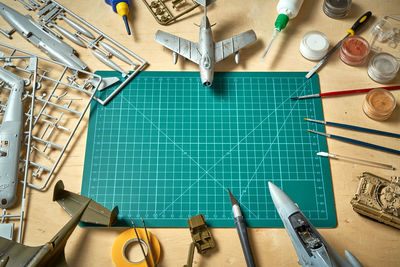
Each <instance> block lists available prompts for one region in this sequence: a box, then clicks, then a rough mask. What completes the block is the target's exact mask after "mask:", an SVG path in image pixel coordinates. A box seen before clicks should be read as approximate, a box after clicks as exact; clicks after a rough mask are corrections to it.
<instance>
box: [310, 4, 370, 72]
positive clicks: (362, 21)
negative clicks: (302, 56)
mask: <svg viewBox="0 0 400 267" xmlns="http://www.w3.org/2000/svg"><path fill="white" fill-rule="evenodd" d="M371 15H372V13H371V11H368V12H367V13H365V14H364V15H362V16H361V17H360V18H359V19H358V20H357V21H356V22H355V23H354V25H353V26H352V27H351V28H350V29H348V30H347V34H346V36H345V37H344V38H343V39H342V40H340V41H339V42H338V43H337V44H336V45H335V46H334V47H333V48H332V49H331V50H329V51H328V53H327V54H326V55H325V56H324V57H323V58H322V59H321V60H320V61H319V62H318V63H317V65H315V67H314V68H313V69H312V70H310V72H309V73H307V75H306V78H307V79H309V78H310V77H311V76H313V74H314V73H315V72H316V71H317V70H318V69H319V68H320V67H321V66H322V65H323V64H324V63H325V62H326V61H327V60H328V58H329V56H330V55H332V54H333V53H334V52H335V51H336V49H338V48H339V47H340V46H341V45H342V43H343V41H344V39H346V38H347V37H349V36H353V35H354V33H355V32H356V31H357V30H358V29H360V28H361V26H363V25H364V24H365V23H366V22H367V21H368V19H369V18H370V17H371Z"/></svg>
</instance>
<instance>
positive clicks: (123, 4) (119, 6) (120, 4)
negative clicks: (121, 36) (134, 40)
mask: <svg viewBox="0 0 400 267" xmlns="http://www.w3.org/2000/svg"><path fill="white" fill-rule="evenodd" d="M105 1H106V3H107V4H108V5H110V6H111V7H112V9H113V11H114V12H115V13H117V14H118V15H120V16H121V17H122V19H123V20H124V23H125V28H126V32H127V33H128V35H131V29H130V28H129V23H128V14H129V0H105Z"/></svg>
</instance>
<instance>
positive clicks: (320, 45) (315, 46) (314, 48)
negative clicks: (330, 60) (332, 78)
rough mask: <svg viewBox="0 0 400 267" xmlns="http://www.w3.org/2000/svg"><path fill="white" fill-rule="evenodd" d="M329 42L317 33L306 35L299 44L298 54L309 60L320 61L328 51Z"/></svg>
mask: <svg viewBox="0 0 400 267" xmlns="http://www.w3.org/2000/svg"><path fill="white" fill-rule="evenodd" d="M328 48H329V40H328V38H327V37H326V35H325V34H323V33H322V32H319V31H310V32H308V33H306V34H305V35H304V37H303V39H302V40H301V43H300V53H301V54H302V55H303V57H305V58H306V59H309V60H320V59H321V58H323V57H324V56H325V54H326V52H327V51H328Z"/></svg>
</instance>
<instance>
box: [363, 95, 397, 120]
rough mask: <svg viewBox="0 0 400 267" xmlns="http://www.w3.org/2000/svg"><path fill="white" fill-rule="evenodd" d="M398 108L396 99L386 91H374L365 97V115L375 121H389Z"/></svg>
mask: <svg viewBox="0 0 400 267" xmlns="http://www.w3.org/2000/svg"><path fill="white" fill-rule="evenodd" d="M395 108H396V99H395V98H394V96H393V94H392V93H390V92H389V91H388V90H385V89H374V90H371V91H369V92H368V94H367V95H366V96H365V101H364V104H363V111H364V113H365V114H366V115H367V116H368V117H370V118H371V119H373V120H377V121H384V120H387V119H388V118H389V117H390V116H391V115H392V113H393V111H394V109H395Z"/></svg>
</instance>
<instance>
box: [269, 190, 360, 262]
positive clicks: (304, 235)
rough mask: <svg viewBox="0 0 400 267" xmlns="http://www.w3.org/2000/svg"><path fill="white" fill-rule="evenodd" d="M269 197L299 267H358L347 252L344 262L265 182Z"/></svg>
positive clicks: (285, 198)
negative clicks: (293, 250) (283, 227)
mask: <svg viewBox="0 0 400 267" xmlns="http://www.w3.org/2000/svg"><path fill="white" fill-rule="evenodd" d="M268 186H269V191H270V194H271V198H272V200H273V202H274V205H275V208H276V210H277V211H278V213H279V216H280V217H281V220H282V222H283V225H284V226H285V229H286V231H287V233H288V234H289V237H290V240H291V241H292V243H293V246H294V248H295V250H296V253H297V256H298V257H299V264H301V265H302V266H319V267H323V266H327V267H362V265H361V263H360V262H359V261H358V260H357V258H356V257H354V256H353V255H352V254H351V253H350V252H348V251H347V250H346V251H345V255H346V258H347V261H348V262H347V261H345V260H344V259H343V258H342V257H341V256H340V255H339V254H337V253H336V251H335V250H334V249H333V248H332V247H331V246H330V245H329V244H328V243H327V242H326V241H325V239H324V238H323V237H322V236H321V235H320V234H319V233H318V231H317V230H316V229H315V228H314V226H313V225H312V224H311V223H310V221H309V220H308V219H307V217H306V216H304V214H303V213H302V212H301V210H300V209H299V207H298V206H297V204H295V203H294V202H293V201H292V200H291V199H290V198H289V197H288V195H286V194H285V193H284V192H283V191H282V190H281V189H279V188H278V187H277V186H276V185H274V184H273V183H271V182H268Z"/></svg>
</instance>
